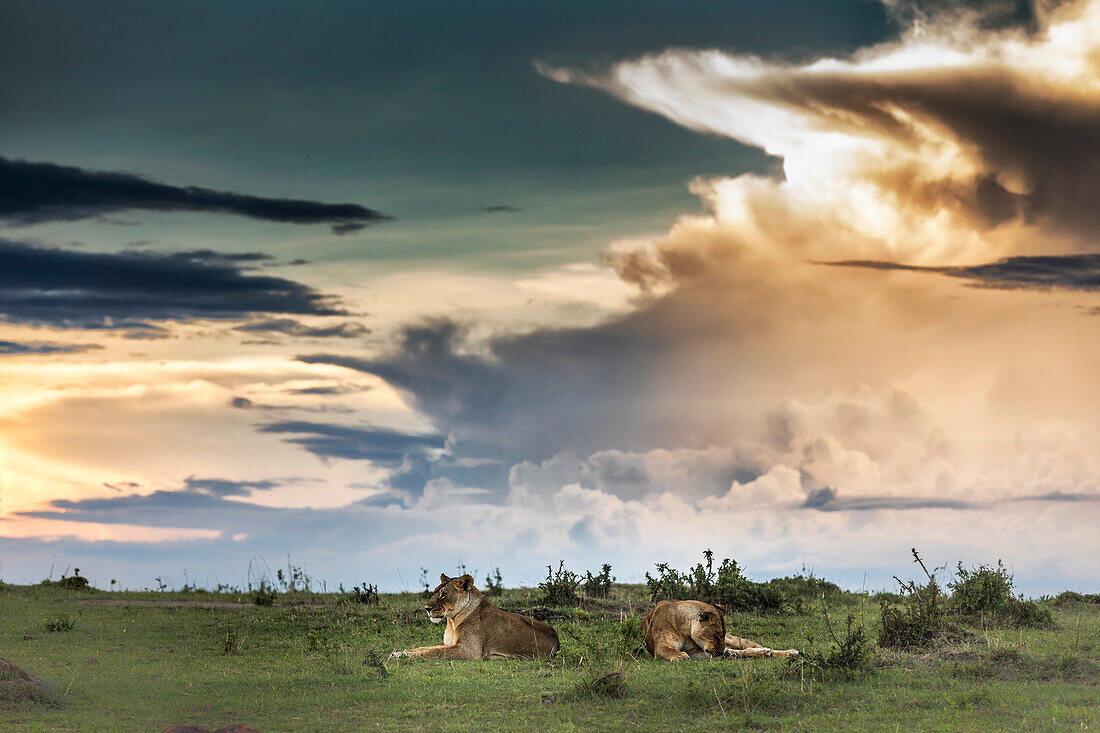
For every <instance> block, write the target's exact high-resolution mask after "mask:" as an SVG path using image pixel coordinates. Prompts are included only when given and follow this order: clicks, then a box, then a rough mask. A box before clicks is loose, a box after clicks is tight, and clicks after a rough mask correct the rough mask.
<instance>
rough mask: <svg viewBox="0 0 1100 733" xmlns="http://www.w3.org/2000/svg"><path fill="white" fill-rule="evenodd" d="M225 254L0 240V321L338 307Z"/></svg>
mask: <svg viewBox="0 0 1100 733" xmlns="http://www.w3.org/2000/svg"><path fill="white" fill-rule="evenodd" d="M227 257H228V258H233V257H236V256H235V255H225V256H222V255H214V254H213V253H207V252H204V251H200V252H177V253H171V254H162V253H156V252H144V251H140V252H139V251H129V252H119V253H113V254H112V253H103V252H83V251H73V250H65V249H53V248H46V247H35V246H32V245H29V244H25V243H21V242H12V241H8V240H3V239H0V320H4V321H8V322H12V323H28V324H33V325H48V326H53V327H58V328H91V329H104V328H118V329H123V328H125V329H133V330H136V331H137V332H150V333H157V332H159V331H161V330H162V329H159V327H157V326H154V325H153V324H152V323H151V321H159V320H188V319H199V318H247V317H249V316H250V315H253V314H257V313H297V314H306V315H343V314H344V312H343V311H341V310H339V309H337V308H335V307H334V306H333V304H332V302H331V299H330V298H328V297H326V296H324V295H322V294H320V293H318V292H317V291H315V290H313V289H312V288H310V287H308V286H306V285H302V284H301V283H297V282H294V281H293V280H287V279H284V278H279V277H270V276H260V275H250V274H246V273H245V272H244V271H243V270H242V268H241V266H240V264H239V262H236V261H226V258H227ZM244 257H246V258H249V259H247V260H246V261H253V259H252V258H253V256H252V255H244Z"/></svg>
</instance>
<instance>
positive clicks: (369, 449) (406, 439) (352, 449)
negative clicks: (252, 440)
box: [259, 421, 445, 465]
mask: <svg viewBox="0 0 1100 733" xmlns="http://www.w3.org/2000/svg"><path fill="white" fill-rule="evenodd" d="M259 430H260V432H262V433H290V434H296V435H300V436H301V437H295V438H285V439H284V442H286V443H292V444H294V445H298V446H301V447H302V448H304V449H305V450H307V451H309V452H310V453H312V454H313V455H315V456H317V457H318V458H347V459H351V460H359V461H374V462H376V463H384V464H391V465H400V464H401V463H402V461H403V460H405V457H406V456H407V455H408V454H410V453H422V452H424V451H426V450H431V449H442V448H443V447H444V445H445V441H444V438H443V436H442V435H416V434H410V433H402V432H398V431H395V430H386V429H384V428H355V427H348V426H344V425H332V424H328V423H314V422H304V421H286V422H276V423H269V424H267V425H262V426H261V427H260V428H259Z"/></svg>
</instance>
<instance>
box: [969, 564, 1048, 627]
mask: <svg viewBox="0 0 1100 733" xmlns="http://www.w3.org/2000/svg"><path fill="white" fill-rule="evenodd" d="M1013 585H1014V584H1013V579H1012V575H1011V574H1009V572H1008V571H1007V570H1006V569H1005V566H1004V564H1003V563H1002V562H1001V561H1000V560H998V561H997V567H996V568H992V567H990V566H988V565H979V566H978V567H976V568H970V569H968V568H965V567H963V564H962V563H959V564H958V569H957V570H956V579H955V582H953V583H948V587H950V588H951V590H952V594H951V605H952V606H954V608H955V609H956V610H957V611H958V612H959V614H960V615H962V616H964V617H969V618H971V619H973V618H975V617H978V618H980V619H981V620H983V621H985V620H990V621H1000V622H1002V623H1004V624H1007V625H1009V626H1017V627H1020V626H1026V627H1049V626H1053V625H1054V615H1053V614H1052V613H1051V611H1050V609H1049V608H1047V607H1046V606H1044V605H1042V604H1040V603H1038V602H1037V601H1030V600H1025V599H1024V598H1023V597H1022V596H1021V597H1019V598H1017V597H1016V596H1014V595H1013V594H1012V590H1013ZM1063 595H1064V594H1063Z"/></svg>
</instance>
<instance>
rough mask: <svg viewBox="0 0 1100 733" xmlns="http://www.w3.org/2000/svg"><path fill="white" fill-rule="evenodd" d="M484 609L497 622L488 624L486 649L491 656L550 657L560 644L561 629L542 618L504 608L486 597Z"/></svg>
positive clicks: (487, 654)
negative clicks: (541, 619)
mask: <svg viewBox="0 0 1100 733" xmlns="http://www.w3.org/2000/svg"><path fill="white" fill-rule="evenodd" d="M485 604H486V608H485V609H484V611H483V612H482V613H483V615H487V616H488V617H489V618H487V619H486V621H488V620H489V619H491V618H492V617H494V616H495V617H496V619H495V622H493V623H487V624H486V625H485V627H484V628H485V630H486V637H485V651H486V654H485V656H486V658H489V657H494V656H497V657H528V658H533V659H537V658H541V657H551V656H553V655H554V654H556V653H557V651H558V648H559V647H560V642H559V641H558V632H556V631H554V629H553V628H552V627H550V626H549V625H547V624H544V623H543V622H542V621H539V620H537V619H533V618H531V617H530V616H521V615H520V614H518V613H512V612H511V611H505V610H504V609H502V608H498V607H497V606H495V605H493V604H492V603H491V602H490V601H489V600H488V599H486V600H485Z"/></svg>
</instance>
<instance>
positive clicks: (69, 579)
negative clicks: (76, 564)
mask: <svg viewBox="0 0 1100 733" xmlns="http://www.w3.org/2000/svg"><path fill="white" fill-rule="evenodd" d="M51 574H52V571H51ZM39 585H41V586H42V587H44V588H68V589H69V590H88V589H89V585H88V579H87V578H85V577H84V576H82V575H81V574H80V568H73V574H72V575H69V576H66V575H65V574H64V573H62V574H61V578H60V580H43V581H42V582H41V583H39Z"/></svg>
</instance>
